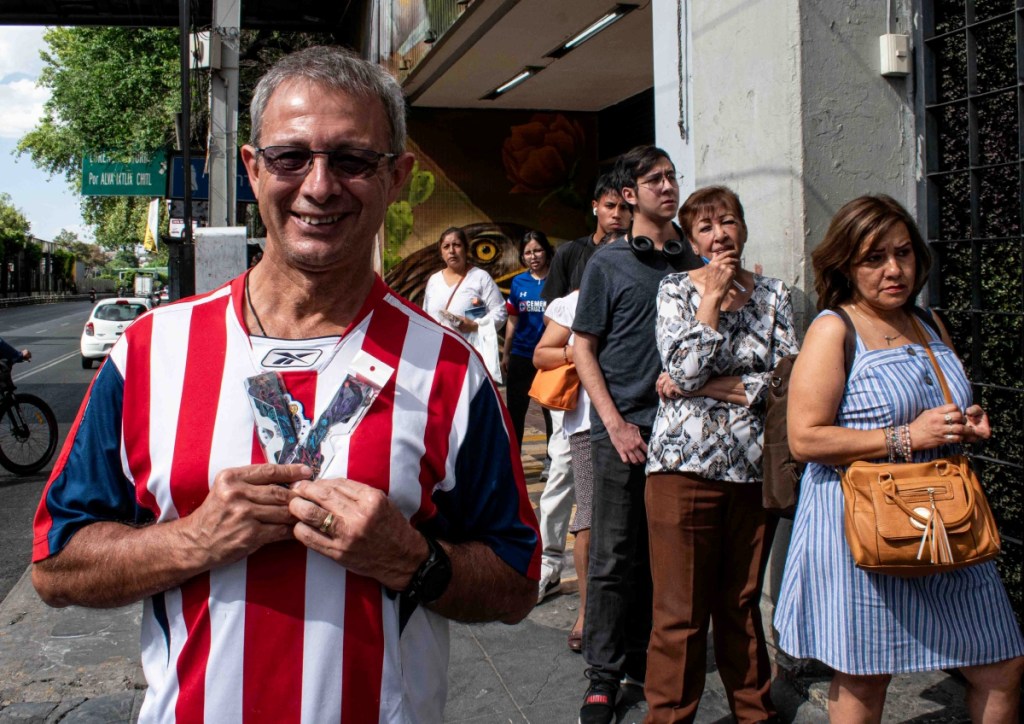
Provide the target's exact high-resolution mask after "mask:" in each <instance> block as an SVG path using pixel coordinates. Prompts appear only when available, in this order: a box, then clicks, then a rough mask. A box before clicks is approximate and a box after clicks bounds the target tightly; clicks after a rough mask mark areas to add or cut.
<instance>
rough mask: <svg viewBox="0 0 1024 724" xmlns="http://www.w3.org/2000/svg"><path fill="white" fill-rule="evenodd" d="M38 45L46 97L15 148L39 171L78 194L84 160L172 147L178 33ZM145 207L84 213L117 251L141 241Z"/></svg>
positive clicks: (130, 201)
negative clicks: (41, 110) (35, 120)
mask: <svg viewBox="0 0 1024 724" xmlns="http://www.w3.org/2000/svg"><path fill="white" fill-rule="evenodd" d="M43 39H44V40H45V41H46V43H47V49H46V50H45V51H43V52H42V53H41V55H42V58H43V61H44V63H45V65H44V68H43V71H42V73H41V74H40V77H39V83H40V85H43V86H45V87H46V88H48V89H49V90H50V94H51V95H50V99H49V100H48V101H47V102H46V105H45V106H44V115H43V118H42V120H41V121H40V122H39V124H38V125H37V126H36V127H35V128H33V129H32V130H31V131H29V132H28V133H27V134H26V135H25V136H24V137H23V138H22V139H21V140H20V141H19V143H18V151H19V152H20V153H26V154H28V155H29V156H30V157H31V158H32V161H33V163H35V165H36V166H38V167H40V168H42V169H44V170H46V171H49V172H50V173H51V174H62V175H63V176H64V178H65V179H66V180H67V181H68V183H69V184H70V185H71V187H72V188H73V189H74V190H75V191H78V190H79V188H80V187H81V168H82V159H83V157H84V156H85V155H86V154H88V153H95V152H99V151H105V152H107V153H108V154H112V155H114V156H115V157H117V156H123V157H125V158H127V157H128V156H131V155H132V154H135V153H147V152H151V151H153V150H154V149H160V148H165V147H167V146H168V145H169V144H170V143H171V142H172V141H173V140H174V114H175V113H176V112H177V111H178V109H179V98H180V92H179V88H180V84H179V75H178V34H177V31H176V30H173V29H167V28H107V27H81V28H51V29H50V30H47V31H46V33H45V35H44V36H43ZM203 101H204V99H202V98H200V99H198V102H199V103H202V102H203ZM147 201H148V200H147V199H135V198H125V197H87V198H85V199H83V201H82V211H83V216H84V217H85V220H86V222H87V223H88V224H90V225H93V226H95V228H96V231H95V235H96V240H97V242H98V243H99V244H100V245H101V246H103V247H105V248H109V249H118V248H122V247H124V246H126V245H134V244H136V243H138V242H139V241H141V239H142V236H141V235H140V234H134V233H132V230H133V229H134V228H135V227H137V226H138V223H136V222H141V223H142V224H144V223H145V214H146V210H145V204H146V202H147ZM130 217H137V218H135V219H132V218H130ZM142 228H144V227H142Z"/></svg>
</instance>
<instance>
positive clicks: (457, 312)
mask: <svg viewBox="0 0 1024 724" xmlns="http://www.w3.org/2000/svg"><path fill="white" fill-rule="evenodd" d="M437 247H438V250H439V251H440V252H441V259H442V260H443V261H444V269H442V270H441V271H439V272H436V273H435V274H431V275H430V278H429V279H428V280H427V289H426V292H425V293H424V295H423V309H424V310H426V312H427V314H429V315H430V316H431V317H433V318H434V319H436V320H437V321H438V322H440V323H441V324H443V325H445V326H446V327H450V328H452V329H454V330H455V331H457V332H459V333H460V334H462V336H464V337H465V338H466V341H468V342H469V343H470V344H472V345H473V346H474V347H475V348H476V350H477V351H478V352H479V353H480V356H481V357H483V359H484V364H486V365H487V371H488V372H490V373H491V377H493V378H494V380H495V381H496V382H498V383H499V384H500V383H501V360H500V358H499V353H498V330H499V329H501V327H502V325H504V324H505V319H506V318H507V317H508V311H507V310H506V309H505V299H504V297H502V296H501V290H500V289H498V285H497V284H495V283H494V279H492V278H491V275H490V274H488V273H487V272H485V271H484V270H483V269H480V268H478V267H475V266H472V265H471V264H470V263H469V261H468V258H467V252H468V250H469V240H468V239H467V238H466V233H465V232H464V231H463V230H462V229H459V228H457V227H454V226H453V227H451V228H448V229H445V230H444V232H443V233H442V234H441V240H440V241H439V242H438V243H437Z"/></svg>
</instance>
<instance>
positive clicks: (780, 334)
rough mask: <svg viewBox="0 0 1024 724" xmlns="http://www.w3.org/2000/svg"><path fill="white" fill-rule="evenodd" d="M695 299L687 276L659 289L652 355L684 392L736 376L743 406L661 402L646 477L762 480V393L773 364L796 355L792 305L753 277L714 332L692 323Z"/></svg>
mask: <svg viewBox="0 0 1024 724" xmlns="http://www.w3.org/2000/svg"><path fill="white" fill-rule="evenodd" d="M700 300H701V297H700V294H699V293H698V291H697V289H696V287H694V285H693V282H692V281H690V277H689V274H687V273H685V272H684V273H681V274H671V275H669V276H667V277H665V278H664V279H663V280H662V282H661V286H660V287H659V289H658V322H657V328H656V330H657V341H658V351H659V352H660V354H661V362H662V366H663V367H664V369H665V370H666V371H667V372H668V374H669V376H671V377H672V379H673V381H675V383H676V384H677V385H679V386H680V387H681V388H682V389H683V390H685V391H687V392H693V391H695V390H698V389H700V387H701V386H703V385H704V383H705V382H707V381H708V380H709V379H711V378H712V377H728V376H738V377H740V378H741V379H742V381H743V388H744V390H745V392H746V397H747V404H746V405H738V404H734V403H731V402H720V401H719V400H715V399H712V398H710V397H704V396H697V397H681V398H679V399H675V400H662V401H661V402H660V403H659V405H658V414H657V416H656V417H655V419H654V428H653V430H652V432H651V440H650V443H649V449H648V456H647V472H648V473H676V472H689V473H694V474H696V475H700V476H702V477H705V478H709V479H711V480H724V481H729V482H736V483H756V482H761V480H762V472H761V451H762V446H763V444H764V403H765V394H766V392H767V389H768V384H769V382H770V378H771V371H772V369H773V368H774V367H775V364H776V362H778V360H780V359H782V358H783V357H785V356H786V355H788V354H795V353H796V352H797V340H796V330H795V329H794V327H793V304H792V301H791V299H790V293H789V289H788V288H787V287H786V285H785V284H783V283H782V282H781V281H779V280H778V279H772V278H770V277H763V276H760V275H757V274H755V275H754V289H753V292H752V293H751V295H750V299H749V300H748V301H747V303H746V304H744V305H743V307H742V308H740V309H738V310H735V311H727V312H721V313H720V314H721V316H720V318H719V322H718V329H717V330H716V329H712V328H711V327H709V326H707V325H706V324H704V323H703V322H699V321H697V319H696V318H695V317H696V313H697V307H698V306H700Z"/></svg>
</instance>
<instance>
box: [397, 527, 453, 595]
mask: <svg viewBox="0 0 1024 724" xmlns="http://www.w3.org/2000/svg"><path fill="white" fill-rule="evenodd" d="M423 537H424V538H425V539H426V541H427V547H428V548H430V553H429V554H428V555H427V560H425V561H423V563H421V564H420V567H419V568H417V569H416V572H415V573H413V574H412V580H411V581H409V586H408V587H407V588H406V589H405V590H404V591H402V597H403V598H405V599H407V600H409V601H410V602H412V603H433V602H434V601H436V600H437V599H439V598H440V597H441V596H442V595H444V592H445V591H446V590H447V589H448V584H449V583H451V580H452V562H451V559H450V558H448V554H447V553H445V551H444V548H442V547H441V545H440V544H439V543H438V542H437V541H436V540H434V539H433V538H431V537H430V536H423Z"/></svg>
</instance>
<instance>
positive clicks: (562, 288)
mask: <svg viewBox="0 0 1024 724" xmlns="http://www.w3.org/2000/svg"><path fill="white" fill-rule="evenodd" d="M597 249H598V247H597V244H595V243H594V239H593V237H592V236H581V237H580V238H579V239H575V240H574V241H570V242H567V243H565V244H562V245H561V246H559V247H558V248H557V249H555V256H554V258H553V259H552V260H551V268H550V269H548V276H547V279H546V280H545V281H544V288H543V289H542V290H541V292H540V296H541V298H542V299H543V300H544V301H545V302H548V303H551V302H553V301H555V300H556V299H558V298H559V297H564V296H566V295H567V294H569V293H570V292H572V291H574V288H573V286H572V279H573V272H574V271H575V269H576V266H577V265H578V264H581V263H584V262H586V261H587V259H589V258H590V257H591V256H592V255H593V253H594V252H595V251H597Z"/></svg>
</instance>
